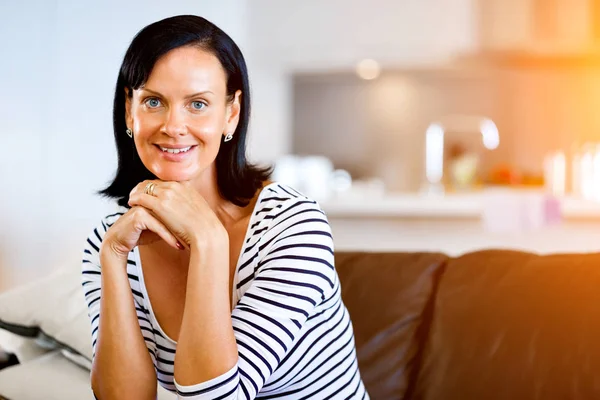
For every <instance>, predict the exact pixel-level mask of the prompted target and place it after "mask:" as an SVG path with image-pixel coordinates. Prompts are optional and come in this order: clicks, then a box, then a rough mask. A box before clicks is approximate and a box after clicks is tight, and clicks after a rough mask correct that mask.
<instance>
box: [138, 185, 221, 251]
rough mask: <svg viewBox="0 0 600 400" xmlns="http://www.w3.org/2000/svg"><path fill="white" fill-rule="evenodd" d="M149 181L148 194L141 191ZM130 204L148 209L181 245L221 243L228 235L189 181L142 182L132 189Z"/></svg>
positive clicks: (218, 244)
mask: <svg viewBox="0 0 600 400" xmlns="http://www.w3.org/2000/svg"><path fill="white" fill-rule="evenodd" d="M149 183H154V187H153V190H152V193H151V194H147V193H145V192H144V191H145V189H146V187H147V185H148V184H149ZM129 205H130V206H132V207H135V206H141V207H144V208H146V209H147V210H149V211H150V212H151V213H152V214H154V215H155V216H156V217H157V218H158V219H159V220H160V221H161V222H162V223H164V225H165V226H166V227H167V228H168V229H169V231H170V232H172V233H173V235H175V237H177V238H178V239H179V241H180V242H181V243H182V244H183V246H184V247H195V246H196V247H197V246H205V245H217V246H221V245H223V243H224V241H227V240H228V238H229V237H228V235H227V231H226V230H225V227H224V226H223V224H222V223H221V221H220V220H219V218H217V216H216V215H215V213H214V212H213V211H212V209H211V208H210V207H209V205H208V203H207V202H206V200H204V197H202V196H201V195H200V194H199V193H198V192H197V191H196V190H195V189H194V188H193V187H192V185H191V184H190V183H188V182H164V181H160V180H153V181H144V182H141V183H140V184H138V185H137V186H136V187H135V188H134V189H133V190H132V191H131V193H130V195H129Z"/></svg>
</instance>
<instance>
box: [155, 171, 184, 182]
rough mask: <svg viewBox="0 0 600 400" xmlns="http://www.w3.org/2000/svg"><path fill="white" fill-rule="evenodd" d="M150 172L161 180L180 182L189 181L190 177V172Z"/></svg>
mask: <svg viewBox="0 0 600 400" xmlns="http://www.w3.org/2000/svg"><path fill="white" fill-rule="evenodd" d="M152 173H153V174H154V175H155V176H156V177H157V178H158V179H160V180H161V181H174V182H182V181H189V180H190V179H192V176H191V174H188V173H185V172H181V171H160V172H156V171H152Z"/></svg>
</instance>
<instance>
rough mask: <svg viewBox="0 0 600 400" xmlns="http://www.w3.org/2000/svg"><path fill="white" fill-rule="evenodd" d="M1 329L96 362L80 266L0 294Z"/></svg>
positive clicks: (45, 346)
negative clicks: (93, 359) (93, 355)
mask: <svg viewBox="0 0 600 400" xmlns="http://www.w3.org/2000/svg"><path fill="white" fill-rule="evenodd" d="M0 328H2V329H5V330H7V331H9V332H12V333H13V334H15V335H19V336H22V337H27V338H33V339H35V340H36V342H37V344H38V345H40V346H41V347H43V348H47V349H54V348H61V349H65V350H67V351H70V352H72V353H74V354H78V355H81V356H83V357H85V358H87V359H88V360H91V359H92V344H91V337H92V333H91V326H90V323H89V318H88V315H87V306H86V303H85V299H84V296H83V290H82V289H81V268H80V267H79V265H77V266H72V267H66V268H62V269H59V270H57V271H55V272H53V273H52V274H50V275H49V276H46V277H44V278H41V279H39V280H36V281H33V282H31V283H29V284H26V285H23V286H20V287H17V288H14V289H12V290H9V291H6V292H3V293H0Z"/></svg>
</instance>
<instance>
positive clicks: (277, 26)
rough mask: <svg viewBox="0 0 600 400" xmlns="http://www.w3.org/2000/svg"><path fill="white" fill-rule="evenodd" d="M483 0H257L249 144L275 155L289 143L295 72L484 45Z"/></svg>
mask: <svg viewBox="0 0 600 400" xmlns="http://www.w3.org/2000/svg"><path fill="white" fill-rule="evenodd" d="M478 1H479V0H368V1H365V0H303V1H281V0H252V1H251V3H250V4H251V6H249V7H248V13H249V20H250V24H249V31H248V36H249V39H248V49H249V50H250V51H249V57H248V58H249V64H250V66H251V70H252V71H253V72H254V73H255V74H256V75H258V76H256V75H255V76H254V77H252V78H253V83H254V85H253V86H254V87H255V93H256V94H257V96H256V99H257V100H258V101H257V102H255V110H256V113H255V119H254V127H255V128H256V131H253V136H252V147H251V149H252V151H253V153H252V154H253V155H255V156H256V157H257V158H259V159H264V160H269V161H272V160H274V159H276V158H277V157H278V156H279V155H281V154H284V153H286V152H288V151H289V150H290V149H291V138H290V135H291V130H292V114H291V108H292V93H291V90H292V86H291V79H290V74H291V73H292V72H297V71H302V72H311V71H336V70H346V71H347V70H352V69H353V68H354V66H355V65H356V63H357V62H358V61H359V60H361V59H363V58H374V59H376V60H377V61H379V63H380V64H381V65H382V66H383V67H384V68H385V67H388V66H389V67H417V66H430V65H436V64H440V63H444V62H446V61H448V60H449V59H450V58H451V57H452V56H454V55H455V54H456V53H458V52H470V51H473V50H475V49H476V48H477V47H478V46H479V38H478V35H477V10H476V7H475V5H476V3H477V2H478Z"/></svg>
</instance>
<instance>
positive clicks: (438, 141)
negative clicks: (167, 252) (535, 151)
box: [425, 115, 500, 194]
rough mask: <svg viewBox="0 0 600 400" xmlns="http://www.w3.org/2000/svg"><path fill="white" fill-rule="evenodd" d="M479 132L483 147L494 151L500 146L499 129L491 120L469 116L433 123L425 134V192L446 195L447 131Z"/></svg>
mask: <svg viewBox="0 0 600 400" xmlns="http://www.w3.org/2000/svg"><path fill="white" fill-rule="evenodd" d="M448 130H449V131H462V132H469V131H471V132H477V133H478V134H480V135H481V137H482V139H483V146H484V147H485V148H486V149H488V150H494V149H496V148H498V146H499V145H500V135H499V132H498V127H497V126H496V124H495V123H494V121H492V120H491V119H489V118H486V117H480V116H469V115H450V116H447V117H445V118H442V119H441V120H440V121H438V122H433V123H431V124H430V125H429V127H428V128H427V131H426V132H425V176H426V178H427V184H426V187H425V191H426V192H427V193H431V194H440V193H444V185H443V183H442V179H443V177H444V136H445V134H446V131H448Z"/></svg>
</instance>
